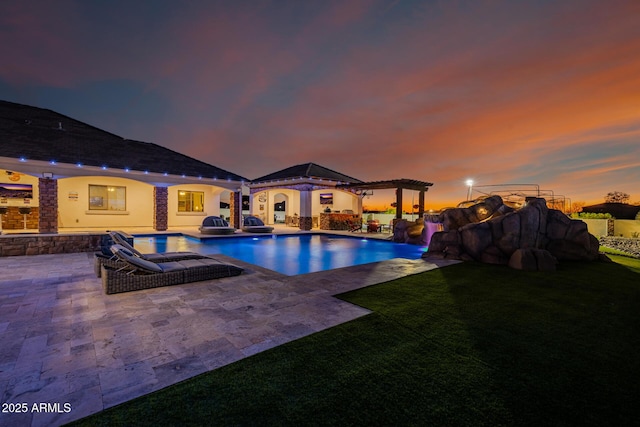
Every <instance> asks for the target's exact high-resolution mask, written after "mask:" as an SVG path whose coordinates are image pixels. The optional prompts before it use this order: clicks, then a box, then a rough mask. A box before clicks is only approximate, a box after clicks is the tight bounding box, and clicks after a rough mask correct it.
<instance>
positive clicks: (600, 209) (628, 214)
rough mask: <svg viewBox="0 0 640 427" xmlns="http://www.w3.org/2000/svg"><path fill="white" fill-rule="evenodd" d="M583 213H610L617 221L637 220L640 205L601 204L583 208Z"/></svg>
mask: <svg viewBox="0 0 640 427" xmlns="http://www.w3.org/2000/svg"><path fill="white" fill-rule="evenodd" d="M582 212H591V213H608V214H611V216H612V217H614V218H615V219H636V215H638V212H640V205H628V204H626V203H600V204H599V205H591V206H583V207H582Z"/></svg>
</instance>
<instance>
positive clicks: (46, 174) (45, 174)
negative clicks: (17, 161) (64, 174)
mask: <svg viewBox="0 0 640 427" xmlns="http://www.w3.org/2000/svg"><path fill="white" fill-rule="evenodd" d="M42 177H43V178H47V179H51V178H53V172H42Z"/></svg>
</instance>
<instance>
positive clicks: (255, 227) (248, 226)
mask: <svg viewBox="0 0 640 427" xmlns="http://www.w3.org/2000/svg"><path fill="white" fill-rule="evenodd" d="M242 231H245V232H248V233H271V232H272V231H273V227H270V226H268V225H264V222H262V220H261V219H260V218H258V217H255V216H248V217H246V218H245V219H244V221H243V225H242Z"/></svg>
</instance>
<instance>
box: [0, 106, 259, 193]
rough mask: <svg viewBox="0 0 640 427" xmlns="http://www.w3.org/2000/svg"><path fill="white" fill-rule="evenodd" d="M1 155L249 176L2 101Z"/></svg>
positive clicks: (205, 175)
mask: <svg viewBox="0 0 640 427" xmlns="http://www.w3.org/2000/svg"><path fill="white" fill-rule="evenodd" d="M0 156H2V157H9V158H14V159H19V158H21V157H24V158H25V159H27V160H41V161H47V162H50V161H56V162H58V163H69V164H78V163H81V164H82V165H86V166H98V167H102V166H107V167H108V168H110V169H126V168H129V169H131V170H137V171H148V172H156V173H168V174H170V175H186V176H191V177H202V178H217V179H221V180H222V179H224V180H232V181H248V180H247V179H246V178H244V177H242V176H240V175H237V174H234V173H231V172H229V171H226V170H224V169H220V168H218V167H216V166H212V165H210V164H207V163H204V162H201V161H200V160H196V159H194V158H192V157H189V156H185V155H184V154H180V153H177V152H175V151H172V150H169V149H167V148H164V147H161V146H159V145H157V144H153V143H150V142H141V141H133V140H130V139H124V138H121V137H119V136H117V135H114V134H112V133H109V132H106V131H103V130H101V129H98V128H95V127H93V126H90V125H87V124H85V123H82V122H80V121H78V120H75V119H72V118H70V117H67V116H65V115H62V114H59V113H56V112H55V111H51V110H47V109H43V108H37V107H31V106H28V105H22V104H15V103H13V102H7V101H0Z"/></svg>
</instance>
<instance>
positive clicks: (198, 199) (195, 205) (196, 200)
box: [178, 190, 204, 212]
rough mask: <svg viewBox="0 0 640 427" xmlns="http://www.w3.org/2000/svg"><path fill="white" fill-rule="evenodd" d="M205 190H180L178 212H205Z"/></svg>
mask: <svg viewBox="0 0 640 427" xmlns="http://www.w3.org/2000/svg"><path fill="white" fill-rule="evenodd" d="M203 211H204V191H184V190H180V191H178V212H203Z"/></svg>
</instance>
